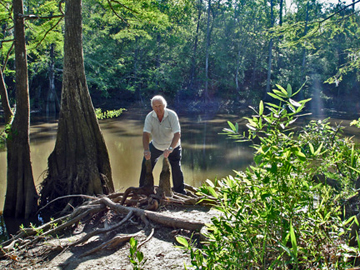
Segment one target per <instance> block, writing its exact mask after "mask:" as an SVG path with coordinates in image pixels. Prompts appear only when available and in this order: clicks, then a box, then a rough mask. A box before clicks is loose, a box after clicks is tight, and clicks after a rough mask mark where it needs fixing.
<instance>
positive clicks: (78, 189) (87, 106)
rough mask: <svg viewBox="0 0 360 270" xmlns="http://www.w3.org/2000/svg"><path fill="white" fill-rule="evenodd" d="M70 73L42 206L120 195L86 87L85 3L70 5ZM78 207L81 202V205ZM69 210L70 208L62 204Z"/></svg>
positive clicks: (67, 18)
mask: <svg viewBox="0 0 360 270" xmlns="http://www.w3.org/2000/svg"><path fill="white" fill-rule="evenodd" d="M65 3H66V11H65V39H64V73H63V84H62V93H61V108H60V115H59V125H58V133H57V138H56V143H55V148H54V151H53V152H52V153H51V155H50V156H49V159H48V175H47V177H46V179H45V180H44V182H43V185H42V186H43V188H42V191H41V204H42V205H43V204H46V202H47V201H48V200H52V199H55V198H57V197H59V196H63V195H69V194H90V195H93V194H107V193H109V192H113V191H114V186H113V182H112V176H111V167H110V160H109V155H108V151H107V148H106V145H105V141H104V138H103V135H102V133H101V130H100V127H99V124H98V121H97V119H96V115H95V110H94V107H93V105H92V101H91V98H90V94H89V90H88V87H87V83H86V77H85V69H84V59H83V47H82V17H81V6H82V3H81V0H66V1H65ZM76 203H77V202H75V204H76ZM57 206H58V207H59V208H63V207H64V206H65V204H62V205H61V204H58V205H57Z"/></svg>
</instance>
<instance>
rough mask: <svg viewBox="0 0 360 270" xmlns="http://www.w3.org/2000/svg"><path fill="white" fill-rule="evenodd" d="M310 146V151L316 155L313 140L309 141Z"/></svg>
mask: <svg viewBox="0 0 360 270" xmlns="http://www.w3.org/2000/svg"><path fill="white" fill-rule="evenodd" d="M309 148H310V153H311V154H312V155H315V150H314V146H313V145H312V143H311V142H309Z"/></svg>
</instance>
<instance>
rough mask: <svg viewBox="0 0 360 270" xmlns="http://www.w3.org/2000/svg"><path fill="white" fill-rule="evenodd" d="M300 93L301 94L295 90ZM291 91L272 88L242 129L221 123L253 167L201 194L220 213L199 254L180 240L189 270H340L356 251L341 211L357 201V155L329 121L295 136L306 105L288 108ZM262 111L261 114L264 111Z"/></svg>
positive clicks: (346, 217)
mask: <svg viewBox="0 0 360 270" xmlns="http://www.w3.org/2000/svg"><path fill="white" fill-rule="evenodd" d="M299 91H300V90H299ZM299 91H297V92H296V93H293V91H292V88H291V87H290V86H288V87H287V89H284V88H283V87H281V86H279V85H278V86H277V89H274V90H273V91H272V93H269V95H270V96H271V97H272V98H273V99H274V100H276V102H274V103H265V104H264V103H263V102H262V101H261V102H260V104H259V108H258V109H255V108H252V109H253V110H254V113H255V115H254V116H252V117H248V118H246V119H247V125H246V126H247V129H246V130H244V131H241V130H240V127H239V126H238V124H233V123H231V122H228V124H229V128H226V129H224V134H225V135H227V136H228V137H229V138H232V139H235V141H236V142H244V141H250V142H252V146H253V147H254V149H255V154H254V165H253V166H249V167H248V168H247V169H246V170H245V171H242V172H237V171H236V172H234V175H229V176H227V177H225V178H223V179H220V180H215V181H214V183H212V182H210V181H207V184H205V185H203V186H202V187H201V188H200V190H201V192H202V193H205V194H210V195H212V196H213V197H214V198H215V203H216V206H215V207H216V208H217V209H218V210H219V212H220V213H221V214H220V215H218V216H217V217H214V218H213V219H212V222H211V224H209V225H208V227H207V234H206V237H207V240H206V241H204V242H202V243H201V245H200V247H197V246H195V244H192V243H191V242H188V241H186V239H184V238H182V237H178V238H177V240H178V242H179V243H180V244H181V246H182V248H183V249H184V250H186V251H187V252H190V255H191V262H192V267H194V268H195V269H347V268H349V267H352V266H354V265H355V261H356V260H355V259H356V258H358V256H359V247H358V246H356V247H350V246H349V245H348V235H349V228H350V227H351V225H352V224H353V222H355V221H356V219H355V218H354V213H346V212H345V211H344V209H345V206H344V205H345V204H346V200H347V198H348V197H350V196H352V195H354V194H357V190H356V189H355V184H356V180H357V179H358V178H359V172H360V168H359V165H360V164H359V162H360V160H359V155H360V152H359V149H358V147H357V145H356V144H355V142H354V141H353V140H352V139H351V138H345V137H343V136H342V128H341V126H339V125H337V126H332V125H331V124H330V121H329V119H325V120H319V121H314V120H313V121H310V122H309V123H308V124H307V125H305V126H304V127H303V128H300V129H295V128H294V127H293V123H294V122H295V121H296V120H297V119H298V118H299V117H300V116H304V114H302V112H303V109H304V107H305V105H306V103H307V102H308V101H310V99H307V100H301V101H295V100H294V96H295V95H296V94H297V93H298V92H299ZM265 111H266V112H265Z"/></svg>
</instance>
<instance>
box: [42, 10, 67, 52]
mask: <svg viewBox="0 0 360 270" xmlns="http://www.w3.org/2000/svg"><path fill="white" fill-rule="evenodd" d="M63 17H64V16H62V17H61V18H60V19H59V20H58V22H57V23H56V24H55V25H54V26H53V27H51V28H50V29H49V30H47V31H46V33H45V35H44V36H43V38H42V39H41V40H40V42H39V43H38V44H37V45H36V48H38V47H39V46H40V44H41V43H42V42H43V41H44V39H45V38H46V36H47V35H48V34H49V33H50V32H51V31H52V30H53V29H54V28H55V27H56V26H58V25H59V23H60V22H61V21H62V18H63Z"/></svg>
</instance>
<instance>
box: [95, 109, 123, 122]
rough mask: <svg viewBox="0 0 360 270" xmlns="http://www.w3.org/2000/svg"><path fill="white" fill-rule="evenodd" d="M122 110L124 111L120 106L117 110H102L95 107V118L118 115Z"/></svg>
mask: <svg viewBox="0 0 360 270" xmlns="http://www.w3.org/2000/svg"><path fill="white" fill-rule="evenodd" d="M123 111H126V109H124V108H120V109H118V110H108V111H106V112H103V111H102V110H101V109H100V108H97V109H95V114H96V118H97V119H100V120H101V119H107V118H114V117H119V116H120V115H121V114H122V112H123Z"/></svg>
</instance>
